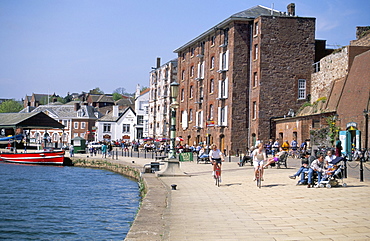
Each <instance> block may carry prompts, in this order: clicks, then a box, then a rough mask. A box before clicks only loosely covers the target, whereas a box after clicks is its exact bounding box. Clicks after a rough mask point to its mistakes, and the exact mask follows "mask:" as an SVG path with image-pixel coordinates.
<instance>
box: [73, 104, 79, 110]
mask: <svg viewBox="0 0 370 241" xmlns="http://www.w3.org/2000/svg"><path fill="white" fill-rule="evenodd" d="M79 109H80V103H75V104H74V110H75V111H78V110H79Z"/></svg>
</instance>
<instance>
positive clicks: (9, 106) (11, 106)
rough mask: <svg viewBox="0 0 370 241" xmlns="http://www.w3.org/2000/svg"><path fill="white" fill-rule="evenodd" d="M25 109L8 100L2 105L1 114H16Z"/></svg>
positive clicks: (0, 106) (0, 107) (0, 105)
mask: <svg viewBox="0 0 370 241" xmlns="http://www.w3.org/2000/svg"><path fill="white" fill-rule="evenodd" d="M22 109H23V106H22V105H21V104H19V103H18V102H17V101H15V100H7V101H4V102H3V103H1V104H0V113H14V112H19V111H21V110H22Z"/></svg>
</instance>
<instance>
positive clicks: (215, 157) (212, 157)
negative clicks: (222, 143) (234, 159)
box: [209, 144, 225, 176]
mask: <svg viewBox="0 0 370 241" xmlns="http://www.w3.org/2000/svg"><path fill="white" fill-rule="evenodd" d="M209 161H210V162H211V163H212V165H213V172H212V176H214V175H215V171H216V169H217V165H218V166H219V167H220V168H221V162H223V161H225V158H224V154H222V152H221V151H220V150H219V149H217V145H216V144H212V145H211V150H210V151H209ZM220 175H221V172H220Z"/></svg>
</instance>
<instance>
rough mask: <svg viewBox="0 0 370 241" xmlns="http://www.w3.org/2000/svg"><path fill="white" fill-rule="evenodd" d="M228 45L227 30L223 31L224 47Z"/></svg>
mask: <svg viewBox="0 0 370 241" xmlns="http://www.w3.org/2000/svg"><path fill="white" fill-rule="evenodd" d="M228 43H229V29H228V28H227V29H224V46H227V44H228Z"/></svg>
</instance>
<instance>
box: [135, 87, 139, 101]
mask: <svg viewBox="0 0 370 241" xmlns="http://www.w3.org/2000/svg"><path fill="white" fill-rule="evenodd" d="M139 96H140V85H139V84H137V85H136V92H135V99H136V98H137V97H139Z"/></svg>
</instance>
